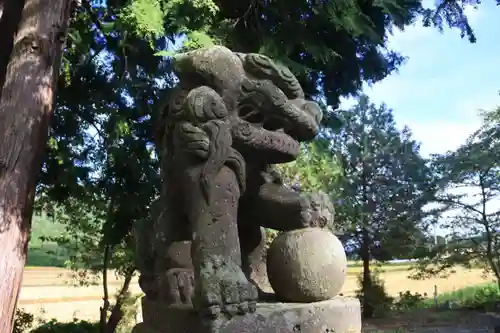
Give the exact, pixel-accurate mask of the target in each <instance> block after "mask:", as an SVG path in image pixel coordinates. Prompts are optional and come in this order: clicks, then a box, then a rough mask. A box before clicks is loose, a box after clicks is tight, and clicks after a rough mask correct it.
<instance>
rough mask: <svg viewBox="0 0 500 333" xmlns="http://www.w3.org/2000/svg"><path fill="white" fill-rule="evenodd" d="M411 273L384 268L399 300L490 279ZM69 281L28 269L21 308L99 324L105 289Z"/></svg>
mask: <svg viewBox="0 0 500 333" xmlns="http://www.w3.org/2000/svg"><path fill="white" fill-rule="evenodd" d="M396 267H398V268H397V269H396ZM402 268H403V270H401V269H402ZM407 269H408V267H406V268H404V266H401V265H397V266H391V265H388V266H384V267H383V270H384V271H385V272H383V273H382V274H381V278H382V279H383V280H384V281H385V285H386V287H387V290H388V292H389V293H390V294H391V295H392V296H398V294H399V292H405V291H407V290H409V291H411V292H413V293H414V292H418V293H421V294H424V293H427V295H428V296H429V297H432V294H433V292H434V286H436V287H437V290H438V293H440V294H446V293H448V295H449V294H450V293H453V292H455V293H457V292H458V291H459V290H463V289H464V288H466V287H470V286H474V285H478V284H484V283H486V282H488V279H485V278H484V277H483V276H482V272H481V271H480V270H477V269H476V270H465V269H457V270H456V273H454V274H453V275H451V276H449V277H447V278H434V279H430V280H424V281H414V280H410V279H408V271H407ZM360 271H361V269H360V268H359V267H351V268H349V270H348V277H347V279H346V282H345V284H344V288H343V290H342V293H343V294H344V295H353V294H354V292H355V290H356V289H358V284H357V276H358V274H359V273H360ZM67 281H68V275H67V271H66V270H64V269H61V268H50V267H45V268H44V267H33V268H28V269H26V271H25V274H24V279H23V288H22V290H21V295H20V304H19V305H20V307H22V308H24V309H25V310H27V311H30V312H33V313H37V314H39V315H40V314H42V316H43V317H45V318H53V317H54V318H57V319H58V320H71V319H72V318H73V317H75V316H76V317H78V318H81V319H88V320H97V319H98V316H99V306H101V302H102V301H101V299H102V287H100V286H91V287H73V286H71V285H69V284H67V283H66V282H67ZM119 287H120V281H119V280H117V279H116V278H114V274H111V285H110V289H111V290H110V293H111V294H113V293H114V292H115V291H116V290H117V289H118V288H119ZM131 288H132V292H133V293H140V289H139V286H138V285H137V283H136V282H135V281H134V283H133V285H132V287H131Z"/></svg>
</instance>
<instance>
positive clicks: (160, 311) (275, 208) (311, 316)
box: [134, 46, 360, 333]
mask: <svg viewBox="0 0 500 333" xmlns="http://www.w3.org/2000/svg"><path fill="white" fill-rule="evenodd" d="M174 66H175V73H176V74H177V76H178V78H179V80H180V83H179V85H178V87H177V88H176V89H174V92H173V93H172V94H171V95H170V96H169V98H168V101H166V102H167V103H166V105H165V107H164V108H163V109H162V112H163V118H162V120H161V123H160V124H159V126H160V130H159V136H158V142H157V144H158V145H159V146H160V147H159V150H160V155H161V156H160V160H161V169H162V179H163V187H162V193H161V196H160V199H159V200H158V201H157V202H156V203H155V205H154V207H153V210H154V213H153V216H155V217H156V218H155V219H154V221H153V222H152V225H147V224H142V225H140V226H138V230H137V258H138V260H137V265H138V267H139V270H140V273H141V275H140V278H139V283H140V286H141V288H142V290H143V291H144V293H145V297H144V298H143V318H144V322H143V323H141V324H139V325H138V326H137V327H136V328H135V331H134V332H151V333H163V332H168V333H177V332H186V333H187V332H193V333H194V332H207V333H215V332H217V333H218V332H223V333H233V332H234V333H236V332H241V333H245V332H292V331H297V330H298V331H302V332H306V333H307V332H309V333H316V332H318V333H319V332H338V333H342V332H348V331H349V332H359V331H360V317H359V303H358V302H357V300H354V299H335V298H334V299H332V297H334V296H336V294H337V293H338V292H339V289H340V288H341V287H342V284H343V281H344V279H345V265H346V264H345V253H344V252H343V249H342V246H341V245H339V244H340V242H338V240H337V239H336V238H335V236H334V235H333V234H332V233H331V232H330V231H326V230H328V227H331V223H332V222H333V213H334V211H333V206H332V204H331V202H330V200H329V198H328V197H327V196H326V195H322V194H304V193H298V192H297V191H294V190H292V189H289V188H287V187H285V186H283V184H282V182H281V179H280V177H279V175H278V174H277V173H276V172H275V171H274V170H273V169H272V165H273V164H278V163H286V162H289V161H292V160H294V159H295V158H296V156H297V155H298V153H299V142H303V141H309V140H312V139H313V138H314V137H315V136H316V135H317V133H318V126H319V123H320V121H321V118H322V112H321V109H320V108H319V106H318V105H317V104H316V103H315V102H313V101H308V100H306V99H305V98H304V92H303V91H302V89H301V87H300V85H299V83H298V81H297V79H296V78H295V76H294V75H293V74H292V73H291V72H290V71H289V70H288V69H287V68H285V67H283V66H280V65H278V64H276V63H274V62H273V61H272V60H271V59H269V58H268V57H266V56H263V55H259V54H241V53H234V52H232V51H230V50H229V49H227V48H225V47H220V46H216V47H211V48H206V49H199V50H196V51H191V52H188V53H185V54H182V55H180V56H177V57H176V58H175V60H174ZM264 227H265V228H272V229H276V230H280V231H282V232H284V233H283V234H282V235H281V236H280V237H278V239H277V240H276V241H275V243H276V244H274V243H273V245H271V249H272V251H271V252H270V253H269V254H270V255H272V257H273V258H272V259H271V258H270V259H271V260H272V263H273V266H272V267H270V268H269V271H270V272H271V271H272V277H273V278H272V279H269V280H271V284H274V285H282V286H288V287H287V289H286V290H284V291H283V288H279V287H276V288H274V289H276V290H281V292H276V294H273V293H272V292H270V288H269V285H268V283H269V282H268V278H267V270H268V269H266V263H265V260H264V256H265V253H264V252H265V233H264V229H263V228H264ZM322 228H325V230H323V229H322ZM313 229H314V230H317V231H316V232H319V233H321V232H326V233H327V236H325V237H323V236H321V235H320V234H318V235H319V236H314V235H316V234H315V233H314V232H313V233H310V232H307V231H308V230H313ZM320 229H321V231H320ZM302 233H304V235H302ZM312 237H315V239H318V240H319V239H320V238H321V239H324V240H326V241H323V243H322V241H319V242H316V243H317V244H323V245H324V244H327V243H328V242H330V240H329V239H330V238H332V237H333V238H334V240H333V242H334V245H333V246H330V247H328V246H327V247H326V248H325V247H318V246H315V245H314V244H310V243H311V242H310V240H308V239H311V238H312ZM318 237H319V238H318ZM329 237H330V238H329ZM335 241H337V242H338V243H335ZM325 242H326V243H325ZM312 243H315V242H312ZM280 244H283V245H280ZM304 244H306V245H304ZM307 244H309V245H307ZM328 244H330V243H328ZM332 244H333V243H332ZM339 246H340V250H339ZM298 247H300V248H298ZM322 250H327V251H330V252H331V251H333V252H336V253H333V254H331V253H329V252H327V253H325V254H321V255H318V254H319V253H317V254H316V257H317V258H330V259H331V260H330V259H328V260H330V261H328V260H327V262H326V264H323V263H321V262H320V263H319V264H318V265H316V266H314V265H313V266H314V267H326V269H324V270H322V271H321V272H319V271H317V270H316V273H317V274H312V275H311V274H310V273H308V269H309V270H310V268H308V266H309V264H308V263H307V261H308V260H304V258H308V257H307V256H305V254H307V251H316V252H318V251H322ZM287 251H288V252H287ZM285 252H286V253H288V254H289V255H288V256H287V255H285V254H286V253H285ZM272 253H274V254H272ZM280 253H282V254H280ZM302 254H304V255H302ZM311 255H312V254H311ZM332 255H333V256H332ZM299 257H300V258H299ZM332 258H333V259H332ZM336 258H340V259H338V260H337V259H336ZM311 260H323V259H314V258H313V256H311ZM339 260H340V261H339ZM280 265H281V266H280ZM287 265H288V266H287ZM268 266H269V261H268ZM292 266H293V267H292ZM279 267H283V269H284V271H283V272H285V271H287V272H290V273H289V274H288V275H294V276H293V277H290V279H287V278H286V276H280V274H279V273H277V268H279ZM287 267H288V268H290V267H292V269H291V270H290V269H288V270H287V269H286V268H287ZM311 267H312V266H311ZM294 272H296V274H295V273H294ZM318 272H319V273H318ZM322 274H323V275H331V276H320V275H322ZM303 276H305V277H307V276H309V277H311V276H316V277H315V278H310V279H309V280H307V279H303V278H302V277H303ZM318 279H321V280H322V281H317V280H318ZM303 280H304V281H303ZM330 280H331V281H334V283H333V284H332V283H330V282H328V281H330ZM302 281H303V282H302ZM304 283H305V285H306V287H298V286H299V285H301V286H302V285H303V284H304ZM307 285H308V286H309V287H307ZM315 285H317V286H319V287H318V288H316V287H315ZM339 285H340V287H339ZM277 301H283V302H295V303H290V304H288V303H277ZM298 302H302V303H300V304H299V303H298ZM304 302H309V303H304ZM310 302H313V303H310ZM346 309H347V310H346ZM332 318H333V319H332Z"/></svg>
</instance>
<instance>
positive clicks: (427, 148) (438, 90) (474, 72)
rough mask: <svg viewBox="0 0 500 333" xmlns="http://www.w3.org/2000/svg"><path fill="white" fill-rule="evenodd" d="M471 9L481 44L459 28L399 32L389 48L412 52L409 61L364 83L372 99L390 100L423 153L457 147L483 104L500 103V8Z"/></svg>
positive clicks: (414, 28) (477, 121) (489, 4)
mask: <svg viewBox="0 0 500 333" xmlns="http://www.w3.org/2000/svg"><path fill="white" fill-rule="evenodd" d="M468 14H469V18H470V23H471V24H472V26H473V28H474V30H475V32H476V36H477V43H475V44H471V43H469V42H468V40H467V39H461V38H460V32H459V30H457V29H453V30H449V29H448V30H445V31H444V33H442V34H441V33H440V32H439V31H437V30H436V29H433V28H423V27H422V25H421V24H418V25H416V26H412V27H408V28H407V29H405V31H404V32H399V31H397V32H395V34H394V36H392V37H391V38H390V47H391V48H392V49H394V50H397V51H399V52H401V53H402V54H403V55H405V56H407V57H408V60H407V62H406V64H404V65H403V66H402V67H401V68H400V70H399V73H394V74H392V75H391V76H389V77H387V78H386V79H385V80H383V81H381V82H379V83H377V84H375V85H373V86H372V87H365V93H366V94H367V95H368V96H370V98H371V100H372V102H374V103H376V104H378V103H382V102H384V103H386V104H387V106H388V107H390V108H392V109H394V115H395V118H396V121H397V123H398V124H399V125H401V126H403V125H408V127H410V128H411V129H412V131H413V133H414V136H415V138H416V139H417V140H418V141H420V142H421V143H422V146H421V149H422V153H423V154H429V153H441V152H445V151H446V150H449V149H454V148H456V147H457V146H458V145H460V144H461V143H462V142H463V141H464V140H465V138H466V137H467V136H468V135H469V134H471V133H472V132H473V131H474V130H475V129H477V128H478V127H479V125H480V118H479V117H478V110H479V109H491V108H493V107H495V106H496V105H500V96H499V95H498V91H500V66H499V65H498V62H499V60H500V43H498V33H499V32H500V20H498V17H499V14H500V8H498V7H496V6H495V4H494V3H493V1H488V2H484V3H483V4H481V5H479V8H478V9H477V10H475V9H472V8H470V10H468ZM346 104H350V103H349V102H347V103H345V104H344V105H346Z"/></svg>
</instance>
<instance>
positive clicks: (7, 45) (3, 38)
mask: <svg viewBox="0 0 500 333" xmlns="http://www.w3.org/2000/svg"><path fill="white" fill-rule="evenodd" d="M23 6H24V1H22V0H0V31H1V32H2V33H1V34H0V50H2V51H1V52H0V87H3V84H4V81H5V72H6V70H7V64H8V63H9V59H10V54H11V52H12V47H13V46H14V37H15V34H16V32H17V28H18V26H19V21H20V20H21V12H22V10H23ZM0 97H1V95H0Z"/></svg>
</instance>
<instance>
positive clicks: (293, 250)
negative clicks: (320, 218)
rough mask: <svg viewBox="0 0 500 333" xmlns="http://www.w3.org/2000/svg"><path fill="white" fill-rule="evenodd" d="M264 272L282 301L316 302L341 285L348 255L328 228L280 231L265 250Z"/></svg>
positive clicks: (338, 289) (326, 298) (332, 292)
mask: <svg viewBox="0 0 500 333" xmlns="http://www.w3.org/2000/svg"><path fill="white" fill-rule="evenodd" d="M267 274H268V278H269V283H270V284H271V287H272V288H273V290H274V292H275V294H276V298H277V299H278V300H279V301H282V302H316V301H323V300H328V299H331V298H332V297H335V296H336V295H337V294H338V293H339V292H340V290H341V289H342V286H343V285H344V282H345V279H346V274H347V258H346V254H345V251H344V247H343V245H342V243H341V242H340V240H339V239H338V238H337V237H336V236H335V235H334V234H333V233H332V232H331V231H329V230H328V229H322V228H306V229H299V230H294V231H288V232H283V233H281V234H280V235H279V236H278V237H276V239H275V240H274V241H273V242H272V243H271V246H270V247H269V250H268V252H267Z"/></svg>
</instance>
